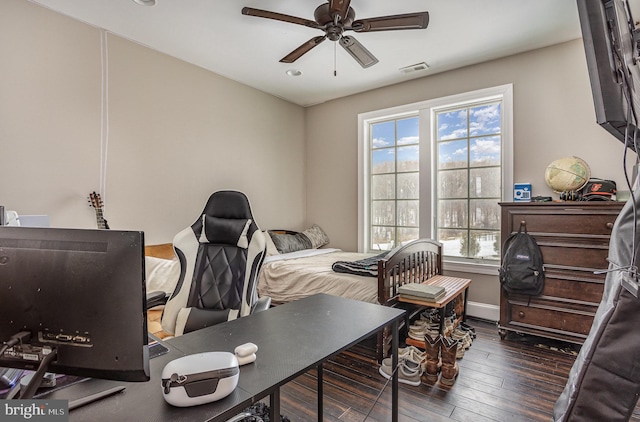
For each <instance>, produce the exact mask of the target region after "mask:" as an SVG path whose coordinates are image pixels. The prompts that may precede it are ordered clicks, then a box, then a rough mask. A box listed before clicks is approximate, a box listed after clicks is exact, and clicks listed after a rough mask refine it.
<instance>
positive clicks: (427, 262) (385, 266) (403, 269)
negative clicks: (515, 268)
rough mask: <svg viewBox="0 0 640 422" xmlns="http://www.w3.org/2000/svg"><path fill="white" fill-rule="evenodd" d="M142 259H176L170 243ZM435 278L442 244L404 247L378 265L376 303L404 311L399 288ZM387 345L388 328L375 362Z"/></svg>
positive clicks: (420, 243)
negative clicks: (399, 296) (149, 257)
mask: <svg viewBox="0 0 640 422" xmlns="http://www.w3.org/2000/svg"><path fill="white" fill-rule="evenodd" d="M145 255H147V256H155V257H157V258H164V259H175V254H174V252H173V245H172V244H171V243H166V244H161V245H149V246H146V247H145ZM438 274H442V244H440V243H439V242H436V241H435V240H431V239H418V240H414V241H413V242H410V243H407V244H406V245H404V246H401V247H399V248H397V249H396V250H394V251H393V254H392V255H390V256H388V257H387V258H385V259H382V260H380V261H378V303H380V304H381V305H383V306H391V307H399V306H403V307H405V306H406V304H401V305H400V302H399V301H398V288H399V287H400V286H402V285H403V284H407V283H422V282H424V281H425V280H427V279H429V278H431V277H433V276H435V275H438ZM408 312H409V310H408ZM411 316H412V315H407V318H405V324H403V325H406V324H408V322H409V320H410V317H411ZM401 328H402V327H401ZM390 342H391V335H390V332H389V329H388V328H387V329H385V330H383V331H381V332H380V333H379V334H378V341H377V347H376V349H377V351H376V354H377V358H378V361H381V360H382V358H383V357H385V356H387V354H388V351H389V349H390V347H391V344H390Z"/></svg>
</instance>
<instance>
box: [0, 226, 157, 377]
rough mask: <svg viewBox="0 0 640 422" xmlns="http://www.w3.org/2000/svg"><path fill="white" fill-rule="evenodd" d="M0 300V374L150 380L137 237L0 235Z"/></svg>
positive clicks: (54, 232) (63, 232) (25, 231)
mask: <svg viewBox="0 0 640 422" xmlns="http://www.w3.org/2000/svg"><path fill="white" fill-rule="evenodd" d="M0 297H1V298H2V301H1V302H0V321H2V324H0V344H2V343H7V342H8V341H10V339H11V338H12V336H16V335H19V336H21V341H20V342H19V343H18V344H16V345H14V346H12V347H9V348H7V350H6V351H4V353H2V354H0V367H12V368H19V369H29V370H37V369H38V368H39V367H41V365H42V363H43V362H45V361H46V363H47V368H46V370H47V371H49V372H53V373H59V374H68V375H76V376H82V377H92V378H104V379H113V380H122V381H148V380H149V351H148V346H147V342H148V340H147V320H146V313H145V306H146V289H145V268H144V234H143V233H142V232H138V231H119V230H84V229H59V228H30V227H8V226H5V227H0ZM25 333H26V337H24V335H25ZM52 351H55V353H51V352H52ZM51 354H53V355H54V356H55V357H54V358H50V357H49V358H48V357H47V356H49V355H51Z"/></svg>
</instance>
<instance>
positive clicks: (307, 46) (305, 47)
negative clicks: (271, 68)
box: [280, 35, 327, 63]
mask: <svg viewBox="0 0 640 422" xmlns="http://www.w3.org/2000/svg"><path fill="white" fill-rule="evenodd" d="M326 39H327V36H326V35H324V36H318V37H314V38H311V39H310V40H309V41H307V42H306V43H304V44H302V45H301V46H300V47H298V48H296V49H295V50H293V51H292V52H291V53H289V54H287V55H286V56H284V57H283V58H282V59H281V60H280V63H293V62H295V61H296V60H298V59H299V58H300V57H302V56H303V55H304V54H305V53H307V52H308V51H309V50H311V49H312V48H313V47H315V46H317V45H318V44H320V43H321V42H322V41H324V40H326Z"/></svg>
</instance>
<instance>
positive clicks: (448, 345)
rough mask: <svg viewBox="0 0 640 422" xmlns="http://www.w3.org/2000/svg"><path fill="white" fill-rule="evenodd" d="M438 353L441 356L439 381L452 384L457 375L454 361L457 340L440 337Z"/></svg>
mask: <svg viewBox="0 0 640 422" xmlns="http://www.w3.org/2000/svg"><path fill="white" fill-rule="evenodd" d="M441 338H442V341H441V345H440V354H441V356H442V374H441V375H440V382H441V383H442V384H443V385H449V386H450V385H453V383H454V382H455V381H456V377H457V376H458V371H459V369H458V364H457V363H456V353H457V351H458V341H456V340H454V339H451V338H447V337H441Z"/></svg>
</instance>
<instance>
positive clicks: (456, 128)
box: [358, 85, 513, 274]
mask: <svg viewBox="0 0 640 422" xmlns="http://www.w3.org/2000/svg"><path fill="white" fill-rule="evenodd" d="M512 107H513V106H512V87H511V85H504V86H500V87H496V88H488V89H484V90H480V91H474V92H470V93H465V94H459V95H455V96H451V97H446V98H440V99H436V100H429V101H424V102H421V103H416V104H410V105H406V106H401V107H395V108H393V109H387V110H380V111H376V112H371V113H366V114H361V115H360V116H359V137H360V142H359V153H360V154H359V155H360V161H359V174H360V176H359V230H358V233H359V249H360V250H363V251H376V250H389V249H392V248H393V247H395V246H398V245H401V244H403V243H406V242H408V241H411V240H414V239H417V238H419V237H428V238H434V239H437V240H438V241H440V242H442V243H443V255H444V260H445V267H446V268H447V269H452V270H459V271H476V272H486V273H488V274H494V273H495V269H494V268H493V267H495V266H497V265H498V263H499V258H500V237H499V232H500V207H499V205H498V203H499V202H500V201H509V200H512V198H513V190H512V186H513V169H512V167H513V164H512V163H513V152H512V151H513V149H512V144H513V140H512ZM470 266H476V268H473V269H472V268H471V267H470ZM483 270H486V271H483Z"/></svg>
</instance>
